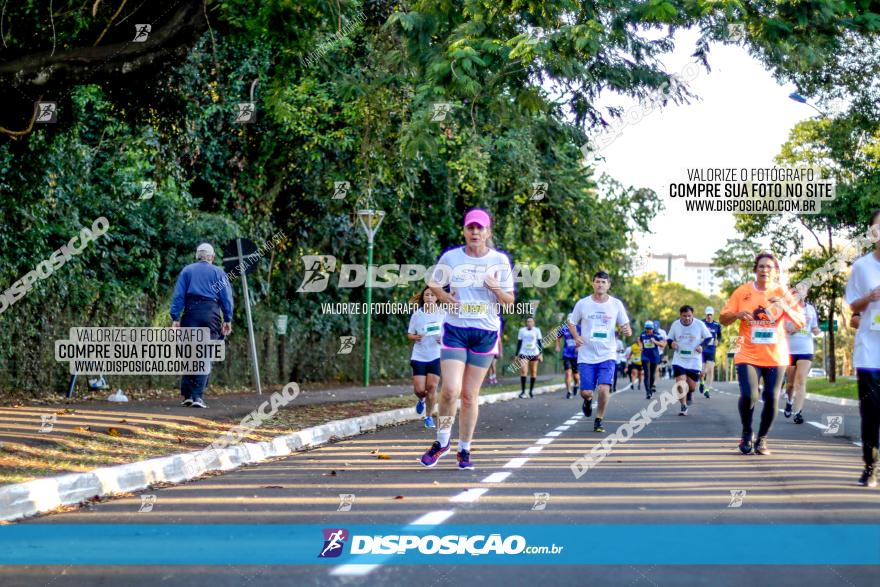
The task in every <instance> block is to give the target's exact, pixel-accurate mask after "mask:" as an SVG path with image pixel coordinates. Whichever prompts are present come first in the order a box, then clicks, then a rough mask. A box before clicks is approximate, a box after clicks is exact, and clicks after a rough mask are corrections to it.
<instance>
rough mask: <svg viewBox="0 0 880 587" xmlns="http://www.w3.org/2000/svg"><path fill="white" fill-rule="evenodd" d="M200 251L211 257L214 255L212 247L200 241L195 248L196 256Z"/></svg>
mask: <svg viewBox="0 0 880 587" xmlns="http://www.w3.org/2000/svg"><path fill="white" fill-rule="evenodd" d="M202 252H205V253H207V254H209V255H211V256H212V257H213V256H214V247H212V246H211V245H210V244H208V243H202V244H200V245H199V246H198V248H197V249H196V256H197V257H198V255H199V253H202Z"/></svg>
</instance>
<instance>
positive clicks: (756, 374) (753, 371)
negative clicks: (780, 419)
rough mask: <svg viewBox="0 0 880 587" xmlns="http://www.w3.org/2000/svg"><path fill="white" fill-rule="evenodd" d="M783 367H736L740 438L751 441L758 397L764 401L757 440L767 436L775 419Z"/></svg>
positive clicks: (740, 365)
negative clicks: (740, 427) (761, 384)
mask: <svg viewBox="0 0 880 587" xmlns="http://www.w3.org/2000/svg"><path fill="white" fill-rule="evenodd" d="M784 373H785V367H756V366H754V365H746V364H743V363H740V364H739V365H737V366H736V378H737V379H738V380H739V404H738V405H737V407H738V408H739V419H740V420H741V421H742V438H744V439H748V440H751V439H752V414H753V413H754V412H755V404H757V403H758V397H759V396H760V397H761V399H763V400H764V409H763V410H761V424H760V425H759V426H758V438H763V437H765V436H767V433H769V432H770V427H771V426H773V420H774V418H776V398H778V397H779V390H780V389H781V388H782V375H783V374H784ZM761 379H763V380H764V392H763V393H761V391H760V390H761V387H760V382H761Z"/></svg>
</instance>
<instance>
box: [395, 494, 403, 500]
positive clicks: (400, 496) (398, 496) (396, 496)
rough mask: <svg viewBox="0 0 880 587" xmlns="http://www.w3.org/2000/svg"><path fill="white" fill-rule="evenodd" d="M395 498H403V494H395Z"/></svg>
mask: <svg viewBox="0 0 880 587" xmlns="http://www.w3.org/2000/svg"><path fill="white" fill-rule="evenodd" d="M394 499H403V496H402V495H395V496H394Z"/></svg>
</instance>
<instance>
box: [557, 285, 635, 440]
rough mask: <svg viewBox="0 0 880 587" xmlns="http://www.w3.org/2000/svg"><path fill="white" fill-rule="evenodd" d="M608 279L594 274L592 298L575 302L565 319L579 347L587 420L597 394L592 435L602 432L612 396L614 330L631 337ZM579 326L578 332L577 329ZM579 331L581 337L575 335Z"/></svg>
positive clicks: (579, 368) (615, 356)
mask: <svg viewBox="0 0 880 587" xmlns="http://www.w3.org/2000/svg"><path fill="white" fill-rule="evenodd" d="M610 288H611V276H610V275H608V273H606V272H605V271H599V272H597V273H596V274H595V275H593V295H591V296H587V297H585V298H582V299H580V300H578V302H577V303H576V304H575V305H574V310H572V312H571V314H570V315H569V317H568V330H569V332H571V333H572V336H574V339H575V341H576V342H577V345H578V372H579V373H580V379H581V382H580V383H581V385H580V387H581V397H582V398H584V405H583V408H582V410H583V412H584V415H585V416H586V417H588V418H589V417H590V416H591V415H592V413H593V391H594V390H598V392H599V406H598V409H597V411H596V420H595V422H594V423H593V432H605V429H604V428H603V427H602V418H604V417H605V407H606V406H607V404H608V397H609V395H610V393H611V383H612V381H613V378H614V367H615V363H616V360H617V328H618V327H620V331H621V332H623V334H624V335H626V336H632V329H631V328H630V325H629V317H628V316H627V314H626V308H624V307H623V302H621V301H620V300H619V299H617V298H615V297H612V296H610V295H608V290H609V289H610ZM578 326H579V327H580V330H578ZM577 332H580V334H575V333H577Z"/></svg>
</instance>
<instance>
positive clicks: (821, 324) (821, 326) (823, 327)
mask: <svg viewBox="0 0 880 587" xmlns="http://www.w3.org/2000/svg"><path fill="white" fill-rule="evenodd" d="M819 330H821V331H822V332H828V320H822V321H821V322H819ZM834 332H837V320H834Z"/></svg>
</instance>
